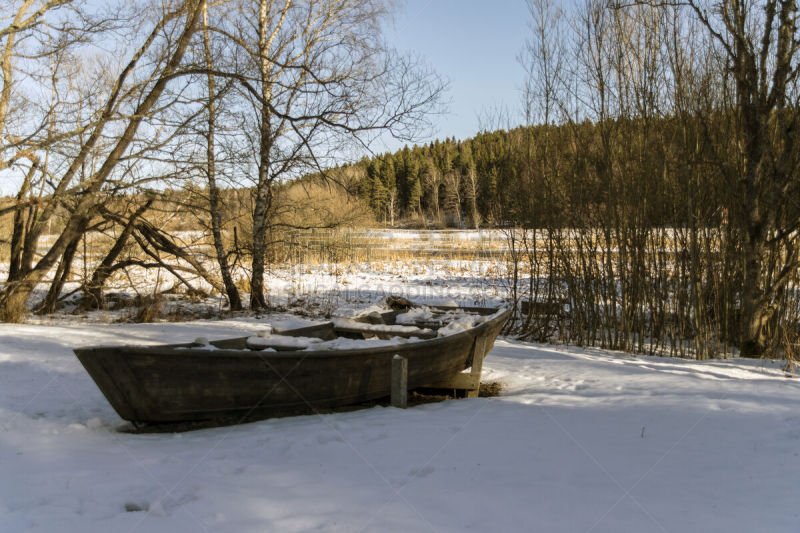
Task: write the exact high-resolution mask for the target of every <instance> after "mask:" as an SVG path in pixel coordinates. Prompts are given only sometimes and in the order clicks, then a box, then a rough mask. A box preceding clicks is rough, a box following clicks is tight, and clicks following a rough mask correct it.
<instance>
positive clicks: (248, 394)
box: [75, 311, 508, 423]
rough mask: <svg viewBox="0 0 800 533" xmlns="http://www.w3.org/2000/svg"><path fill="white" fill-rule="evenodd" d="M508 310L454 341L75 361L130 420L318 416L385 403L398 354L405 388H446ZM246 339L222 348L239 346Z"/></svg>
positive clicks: (186, 351) (133, 352)
mask: <svg viewBox="0 0 800 533" xmlns="http://www.w3.org/2000/svg"><path fill="white" fill-rule="evenodd" d="M507 316H508V312H507V311H506V312H503V313H498V314H496V315H495V316H494V317H493V318H492V319H491V320H489V321H487V322H485V323H483V324H480V325H479V326H477V327H475V328H473V329H470V330H467V331H464V332H460V333H458V334H455V335H450V336H446V337H438V338H435V339H431V340H425V341H419V342H413V343H406V344H400V345H392V346H384V347H379V348H370V349H358V350H341V351H295V352H264V351H251V350H242V349H224V348H223V349H214V350H209V349H203V348H197V347H193V345H190V344H185V345H166V346H151V347H135V346H101V347H92V348H80V349H76V350H75V354H76V355H77V356H78V359H79V360H80V361H81V363H82V364H83V366H84V367H85V368H86V370H87V372H88V373H89V374H90V375H91V377H92V379H94V381H95V383H97V385H98V387H99V388H100V390H101V391H102V393H103V394H104V395H105V397H106V398H107V399H108V401H109V403H111V405H112V406H113V407H114V409H115V410H116V411H117V413H118V414H119V415H120V417H122V418H123V419H125V420H129V421H133V422H147V423H166V422H181V421H198V420H211V419H217V418H226V417H237V418H239V417H241V418H263V417H268V416H276V415H281V414H288V413H295V412H314V411H318V410H325V409H330V408H335V407H340V406H345V405H351V404H357V403H362V402H367V401H370V400H375V399H378V398H382V397H385V396H388V395H389V394H390V391H391V368H392V363H391V360H392V357H393V356H394V355H396V354H399V355H401V356H403V357H405V358H406V359H407V360H408V387H409V389H413V388H416V387H422V386H425V385H428V384H432V383H438V382H442V381H446V380H448V379H450V378H452V377H454V376H455V375H456V374H458V373H460V372H462V371H463V370H464V369H465V368H469V367H470V366H471V362H472V359H473V356H474V353H475V351H476V349H477V350H483V352H484V353H482V354H480V355H485V354H486V353H488V351H489V350H491V347H492V344H493V343H494V340H495V338H496V337H497V335H498V334H499V332H500V330H501V328H502V327H503V324H504V323H505V321H506V318H507ZM240 341H241V340H240V339H230V340H228V341H221V342H218V343H213V344H216V345H217V346H235V345H237V343H238V342H240Z"/></svg>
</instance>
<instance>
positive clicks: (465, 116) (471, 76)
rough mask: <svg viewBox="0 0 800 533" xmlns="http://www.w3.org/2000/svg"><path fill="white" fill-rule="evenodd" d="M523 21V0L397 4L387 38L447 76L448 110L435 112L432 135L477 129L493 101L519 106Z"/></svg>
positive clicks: (420, 0)
mask: <svg viewBox="0 0 800 533" xmlns="http://www.w3.org/2000/svg"><path fill="white" fill-rule="evenodd" d="M527 24H528V11H527V7H526V5H525V2H524V0H495V1H492V0H406V2H405V3H404V4H402V5H401V6H400V9H399V11H398V14H397V16H396V19H395V24H394V25H393V26H390V27H388V28H387V30H386V37H387V39H388V40H389V42H390V43H391V44H393V45H394V46H395V47H396V48H398V49H399V50H402V51H407V52H416V53H419V54H421V55H422V56H424V57H425V58H426V59H427V61H428V62H429V64H430V65H431V66H432V67H433V68H434V69H435V70H436V71H437V72H438V73H439V74H440V75H442V76H443V77H444V78H446V79H447V80H449V82H450V90H449V93H448V95H447V96H448V97H449V99H450V100H451V102H450V106H449V113H448V114H446V115H442V116H438V117H434V119H433V120H434V122H435V125H436V131H435V133H434V138H439V139H442V138H445V137H456V138H457V139H463V138H466V137H471V136H473V135H475V134H476V133H477V132H478V131H479V129H481V126H482V124H481V121H480V116H481V114H482V113H483V112H485V111H486V110H489V109H491V108H493V107H497V106H505V107H507V108H509V109H510V110H511V111H513V112H518V110H519V108H520V87H521V86H522V82H523V78H524V73H523V70H522V67H521V66H520V65H519V63H518V62H517V55H518V54H519V52H520V50H521V49H522V46H523V43H524V41H525V37H526V32H527ZM505 125H506V124H503V126H505ZM386 144H387V147H386V148H388V149H392V150H393V149H395V148H397V147H398V146H397V144H396V143H394V144H393V143H392V142H391V141H390V142H387V143H386ZM375 148H376V149H378V150H379V151H383V150H384V147H375Z"/></svg>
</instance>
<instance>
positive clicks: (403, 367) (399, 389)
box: [392, 355, 408, 409]
mask: <svg viewBox="0 0 800 533" xmlns="http://www.w3.org/2000/svg"><path fill="white" fill-rule="evenodd" d="M407 405H408V360H407V359H406V358H405V357H401V356H399V355H395V356H394V357H393V358H392V407H399V408H401V409H405V408H406V406H407Z"/></svg>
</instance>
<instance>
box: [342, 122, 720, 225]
mask: <svg viewBox="0 0 800 533" xmlns="http://www.w3.org/2000/svg"><path fill="white" fill-rule="evenodd" d="M712 122H713V121H712ZM720 122H724V121H720ZM689 126H690V125H689V124H687V119H685V118H682V119H678V118H661V119H652V118H651V119H648V120H615V121H608V122H606V123H601V124H597V123H591V122H588V121H586V122H583V123H580V124H574V123H570V124H566V125H552V126H532V127H519V128H515V129H512V130H508V131H506V130H498V131H493V132H483V133H480V134H478V135H476V136H475V137H473V138H471V139H466V140H463V141H457V140H455V139H446V140H444V141H439V140H437V141H435V142H432V143H429V144H426V145H422V146H414V147H408V146H406V147H405V148H403V149H402V150H400V151H397V152H395V153H385V154H382V155H378V156H376V157H374V158H372V159H367V158H365V159H363V160H361V161H359V162H357V163H355V164H353V165H350V166H347V167H345V168H343V169H341V170H344V171H346V172H347V174H348V182H349V183H350V184H351V189H352V190H354V191H355V192H357V194H358V195H359V196H360V197H361V198H362V199H363V200H364V201H365V202H366V203H368V204H369V206H370V207H371V208H372V210H373V213H374V215H375V217H376V219H377V220H378V221H380V222H382V223H386V224H392V225H397V224H414V223H416V224H420V225H421V224H428V225H434V226H451V227H489V226H496V225H501V224H507V223H512V222H513V223H520V224H524V225H534V226H539V227H541V226H543V225H553V224H555V225H559V226H563V225H568V224H570V223H571V219H572V218H573V217H574V216H576V215H578V216H581V217H584V216H587V215H589V216H600V217H605V216H607V215H608V213H605V211H606V210H608V209H617V208H619V207H620V205H621V204H625V206H624V207H625V208H624V209H623V210H622V211H624V212H626V213H628V214H634V213H635V216H636V217H637V218H638V219H639V220H640V221H642V222H645V223H646V224H647V225H676V224H677V225H682V224H685V223H687V222H688V221H689V219H690V218H691V219H692V220H693V221H694V223H700V224H701V225H705V224H711V225H716V224H719V222H720V220H721V217H722V213H723V210H724V209H725V207H724V206H725V205H726V204H728V203H729V198H726V197H725V195H726V190H727V189H726V187H725V186H723V185H722V181H721V179H722V178H721V176H720V172H719V167H718V166H717V165H714V164H713V162H710V161H708V159H707V158H706V159H705V160H703V159H701V158H700V157H699V152H698V145H697V144H696V143H697V142H698V139H697V138H696V137H694V136H687V132H689V131H692V130H693V129H694V128H690V127H689ZM694 131H696V130H694ZM715 148H719V147H715ZM730 192H732V191H730V190H727V194H730ZM692 196H694V198H702V202H700V203H694V202H691V201H690V199H691V197H692Z"/></svg>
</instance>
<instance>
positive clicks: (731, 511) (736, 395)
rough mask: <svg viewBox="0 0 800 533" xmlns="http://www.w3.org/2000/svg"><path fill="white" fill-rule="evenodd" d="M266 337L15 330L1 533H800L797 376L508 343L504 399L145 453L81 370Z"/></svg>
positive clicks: (210, 437) (242, 432)
mask: <svg viewBox="0 0 800 533" xmlns="http://www.w3.org/2000/svg"><path fill="white" fill-rule="evenodd" d="M261 322H263V321H261ZM258 323H260V321H256V320H227V321H213V322H186V323H178V324H168V323H156V324H124V325H91V326H89V325H70V326H58V325H49V326H48V325H32V324H29V325H10V324H2V325H0V477H1V478H2V479H3V483H2V484H0V516H2V517H3V519H2V521H0V531H3V532H5V531H9V532H10V531H53V530H58V531H75V532H78V531H81V532H84V531H89V532H92V531H98V532H101V531H103V532H104V531H111V530H120V531H136V530H146V531H170V532H174V531H178V532H180V531H198V530H200V531H203V530H208V531H282V532H283V531H308V530H314V529H317V530H322V531H409V530H412V529H414V530H422V531H424V530H433V531H463V530H467V529H475V530H496V531H530V530H540V531H587V530H592V531H658V530H667V531H687V530H695V531H742V532H745V531H757V530H759V531H787V532H788V531H796V528H797V523H798V519H799V515H798V513H800V511H798V510H797V507H796V494H797V493H796V491H797V480H798V479H800V458H799V457H798V453H800V446H798V445H800V415H799V414H798V413H797V405H798V400H800V380H797V379H787V378H786V377H785V376H784V374H783V372H782V370H781V366H782V363H781V362H771V361H758V360H755V361H754V360H741V359H733V360H725V361H710V362H702V363H701V362H696V361H689V360H680V359H670V358H657V357H633V356H630V355H624V354H618V353H614V354H611V353H608V352H603V351H601V350H581V349H577V348H562V347H553V346H542V345H535V344H527V343H520V342H516V341H511V340H498V342H497V343H496V346H495V348H494V350H493V351H492V353H491V355H490V356H489V357H488V358H487V359H486V363H485V366H484V381H500V382H502V383H503V384H504V391H503V394H502V395H501V396H500V397H497V398H479V399H471V400H458V401H448V402H444V403H440V404H428V405H422V406H418V407H414V408H412V409H408V410H404V411H402V410H396V409H393V408H386V407H375V408H370V409H365V410H359V411H354V412H348V413H337V414H330V415H320V416H302V417H295V418H282V419H272V420H265V421H261V422H255V423H251V424H246V425H241V426H234V427H227V428H215V429H206V430H200V431H194V432H189V433H183V434H174V435H173V434H155V435H131V434H124V433H118V432H116V428H117V427H118V426H119V425H121V424H122V420H121V419H119V417H117V415H116V414H115V413H114V411H113V410H112V409H111V407H110V406H109V405H108V403H107V402H106V401H105V398H103V396H102V395H101V394H100V392H99V391H98V390H97V388H96V386H95V385H94V383H93V382H92V381H91V379H90V378H89V376H88V375H87V374H86V373H85V371H84V370H83V368H82V367H81V366H80V363H79V362H78V361H77V359H76V358H75V357H74V355H73V354H72V353H71V348H73V347H75V346H82V345H89V344H108V343H114V342H116V343H159V342H167V341H175V340H176V339H177V340H180V339H184V338H185V339H188V340H191V339H193V338H196V337H198V336H200V335H203V336H207V337H209V338H224V337H226V336H236V335H241V334H247V333H250V332H253V331H254V329H256V326H257V324H258Z"/></svg>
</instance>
